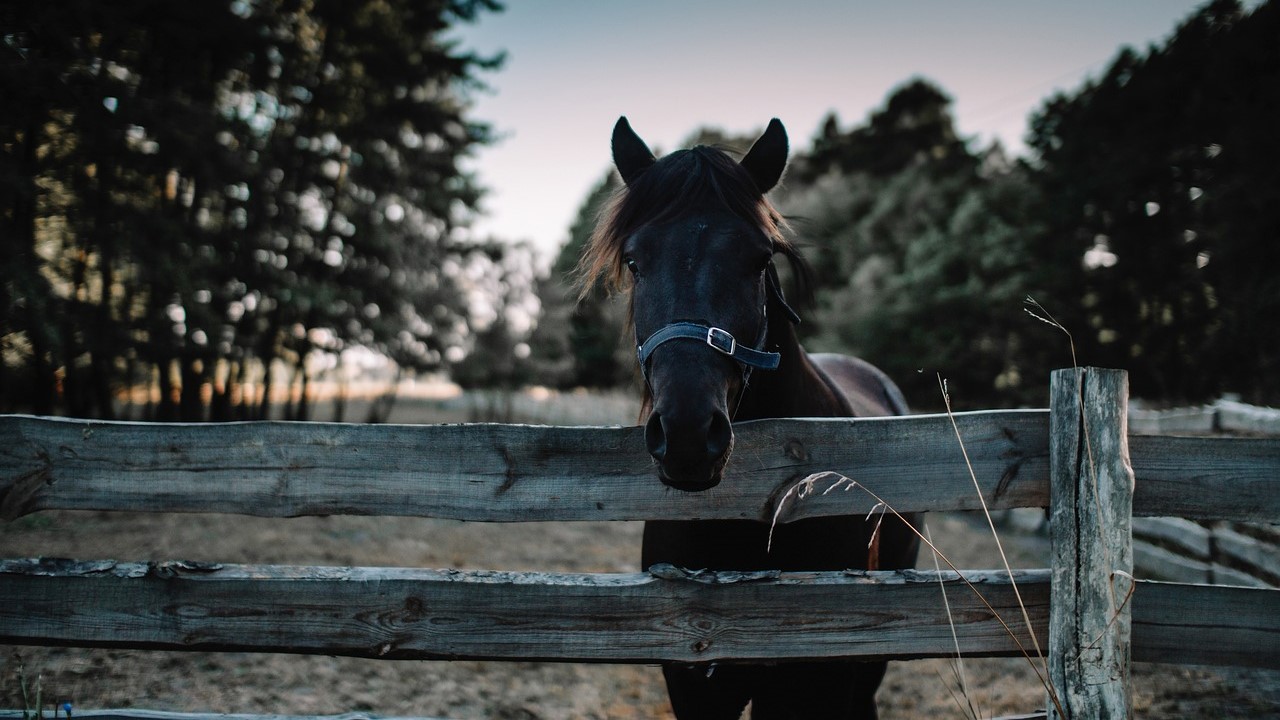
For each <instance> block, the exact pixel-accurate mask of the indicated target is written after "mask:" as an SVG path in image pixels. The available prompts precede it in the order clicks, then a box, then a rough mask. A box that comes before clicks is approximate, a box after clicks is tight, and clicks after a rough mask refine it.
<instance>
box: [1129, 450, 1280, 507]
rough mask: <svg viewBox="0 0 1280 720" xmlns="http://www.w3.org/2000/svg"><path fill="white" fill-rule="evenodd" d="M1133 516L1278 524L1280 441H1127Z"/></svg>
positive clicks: (1279, 504) (1279, 505)
mask: <svg viewBox="0 0 1280 720" xmlns="http://www.w3.org/2000/svg"><path fill="white" fill-rule="evenodd" d="M1129 453H1130V457H1131V459H1132V461H1133V471H1134V474H1135V475H1136V476H1137V487H1136V488H1135V490H1134V494H1133V512H1134V514H1135V515H1142V516H1160V515H1167V516H1175V517H1184V518H1192V519H1198V520H1241V521H1246V522H1276V520H1277V519H1278V518H1280V438H1188V437H1148V436H1138V435H1135V436H1132V437H1130V438H1129Z"/></svg>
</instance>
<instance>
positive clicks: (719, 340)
mask: <svg viewBox="0 0 1280 720" xmlns="http://www.w3.org/2000/svg"><path fill="white" fill-rule="evenodd" d="M765 276H766V278H767V283H768V286H769V294H770V296H771V297H773V299H775V300H777V301H778V304H779V305H781V306H782V309H783V311H784V312H786V314H787V319H788V320H790V321H791V322H792V324H795V323H799V322H800V316H799V315H797V314H796V311H795V310H792V309H791V306H790V305H788V304H787V301H786V300H785V299H784V298H783V297H782V288H781V287H780V286H779V284H778V271H777V269H776V268H774V266H773V264H772V263H770V264H769V268H768V270H766V272H765ZM765 307H766V308H767V307H768V304H767V303H766V305H765ZM768 332H769V318H768V313H767V310H766V313H765V315H764V324H763V327H761V329H760V339H759V340H758V341H757V343H756V344H757V345H763V344H764V340H765V336H766V335H768ZM682 339H683V340H700V341H702V342H705V343H706V344H707V345H710V346H711V347H713V348H715V349H716V350H718V351H720V352H721V353H723V354H725V355H728V356H729V358H730V359H733V360H736V361H737V362H738V363H739V364H741V365H742V383H743V387H744V389H745V386H746V384H747V382H748V381H749V380H750V378H751V371H752V370H753V369H754V368H759V369H761V370H777V369H778V364H779V363H780V362H782V355H781V354H780V353H776V352H766V351H764V350H762V349H756V348H751V347H746V346H744V345H742V344H740V343H739V342H738V341H737V340H736V339H735V338H734V337H733V335H732V334H730V333H729V331H728V330H724V329H722V328H718V327H716V326H714V325H700V324H698V323H693V322H676V323H671V324H670V325H667V326H666V327H663V328H662V329H660V330H658V331H657V332H655V333H654V334H652V335H650V336H649V337H648V338H647V339H646V340H645V341H644V342H642V343H640V345H639V346H637V347H636V358H637V359H638V360H639V361H640V372H641V374H643V375H644V379H645V383H648V382H649V366H648V361H649V356H650V355H652V354H653V351H654V350H657V349H658V346H659V345H662V344H663V343H667V342H670V341H672V340H682Z"/></svg>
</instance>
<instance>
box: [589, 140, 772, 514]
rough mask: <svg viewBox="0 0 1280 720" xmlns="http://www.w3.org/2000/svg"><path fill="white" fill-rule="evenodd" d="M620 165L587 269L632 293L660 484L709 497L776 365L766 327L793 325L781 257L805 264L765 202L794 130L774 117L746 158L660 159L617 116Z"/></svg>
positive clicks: (709, 153) (706, 153) (648, 431)
mask: <svg viewBox="0 0 1280 720" xmlns="http://www.w3.org/2000/svg"><path fill="white" fill-rule="evenodd" d="M613 159H614V164H615V166H616V167H617V169H618V172H619V173H620V175H621V176H622V179H623V182H624V187H623V188H622V189H621V190H620V192H619V194H618V196H617V197H616V198H615V200H614V203H613V205H612V206H611V208H610V210H609V212H608V213H607V215H606V217H605V220H604V221H602V223H601V225H600V227H599V228H597V231H596V234H595V235H594V236H593V239H592V244H591V246H590V247H589V249H588V253H587V256H586V258H587V262H588V269H589V270H592V269H594V270H595V271H596V272H597V273H599V272H604V273H606V274H608V273H613V274H614V275H615V276H616V280H617V281H618V283H619V285H621V286H623V287H629V289H630V294H631V320H632V325H633V326H634V330H635V338H636V347H637V361H638V363H639V365H640V370H641V373H642V375H643V376H644V379H645V385H646V403H645V406H646V409H647V411H648V417H647V419H646V422H645V442H646V445H647V447H648V450H649V453H650V455H652V456H653V459H654V461H655V463H656V464H657V467H658V476H659V478H660V479H661V480H662V482H663V483H665V484H667V485H668V486H671V487H673V488H677V489H681V490H690V491H698V490H705V489H708V488H711V487H714V486H715V485H716V484H718V483H719V482H720V479H721V476H722V475H723V472H724V468H725V465H726V463H727V462H728V459H729V455H730V452H731V450H732V448H733V427H732V422H731V420H732V418H733V415H734V411H735V410H736V406H737V404H738V402H740V400H741V397H742V394H743V393H744V391H745V390H746V388H747V386H748V383H750V382H751V377H752V375H753V373H756V372H760V371H770V370H773V369H775V368H777V367H778V365H779V362H780V359H781V358H780V355H779V353H777V352H775V351H773V350H771V349H770V348H769V347H767V344H768V342H767V340H768V337H769V326H770V323H786V322H788V321H794V320H795V318H794V313H793V312H791V309H790V308H789V307H787V306H786V304H785V302H784V301H783V300H782V296H781V292H780V290H779V286H778V278H777V273H776V270H775V269H774V266H773V256H774V254H775V253H777V252H784V253H786V254H788V255H790V256H792V257H793V258H795V257H797V256H795V254H794V250H793V249H792V248H791V246H790V245H789V244H788V243H787V241H786V240H785V239H784V238H783V237H782V235H781V232H780V225H781V222H782V220H781V216H780V215H778V213H777V211H776V210H774V209H773V208H772V206H770V205H769V203H768V202H767V201H766V200H765V198H764V194H765V193H766V192H768V191H769V190H770V189H771V188H772V187H773V186H774V185H775V184H777V182H778V180H779V178H780V177H781V176H782V171H783V169H784V167H785V166H786V161H787V136H786V131H785V130H784V129H783V127H782V123H780V122H778V121H777V120H776V119H775V120H773V121H772V122H770V123H769V126H768V128H767V129H766V130H765V132H764V134H763V135H762V136H761V137H760V138H759V139H758V140H757V141H756V142H755V144H754V145H752V147H751V149H750V150H749V151H748V152H747V154H746V155H745V156H744V157H743V158H742V160H741V161H735V160H734V159H733V158H731V157H729V155H728V154H726V153H725V152H724V151H722V150H719V149H716V148H711V147H705V146H699V147H695V148H691V149H688V150H680V151H677V152H674V153H672V154H670V155H667V156H665V157H663V158H661V159H658V158H655V157H654V155H653V153H652V152H651V151H650V150H649V148H648V146H647V145H646V144H645V143H644V141H643V140H641V139H640V137H639V136H637V135H636V134H635V132H634V131H633V130H632V129H631V126H630V124H628V122H627V120H626V118H621V119H619V120H618V123H617V125H616V126H615V127H614V132H613ZM771 307H772V308H774V312H775V315H776V314H779V311H778V308H782V309H783V310H782V311H781V313H780V314H782V315H783V316H782V317H775V316H771V315H770V308H771Z"/></svg>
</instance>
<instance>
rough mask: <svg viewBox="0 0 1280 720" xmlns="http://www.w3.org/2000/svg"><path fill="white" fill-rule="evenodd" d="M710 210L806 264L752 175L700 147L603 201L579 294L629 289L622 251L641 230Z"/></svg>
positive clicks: (582, 266) (724, 156) (582, 262)
mask: <svg viewBox="0 0 1280 720" xmlns="http://www.w3.org/2000/svg"><path fill="white" fill-rule="evenodd" d="M707 210H728V211H730V212H732V213H733V214H735V215H737V216H738V217H740V218H742V219H744V220H746V221H747V222H750V223H751V224H753V225H755V226H756V227H758V228H759V229H760V231H761V232H762V233H764V235H765V237H767V238H769V239H770V240H771V241H772V242H773V244H774V248H775V249H776V250H777V251H778V252H780V253H783V254H784V255H786V256H787V257H788V258H789V259H791V261H792V263H793V264H794V263H796V262H797V261H799V262H801V263H802V262H803V261H802V260H800V256H799V253H798V251H797V250H796V248H795V246H794V245H793V244H792V243H791V241H790V240H789V239H787V237H786V236H785V235H784V231H785V230H786V221H785V220H784V219H783V217H782V215H781V214H780V213H779V212H778V211H777V209H775V208H774V207H773V205H772V204H771V203H770V202H769V201H768V200H767V199H766V198H765V197H764V195H762V194H761V193H760V191H759V189H758V188H756V185H755V182H754V181H753V180H752V179H751V175H750V174H749V173H748V172H747V171H746V170H745V169H744V168H743V167H742V166H741V165H739V164H738V162H737V161H735V160H734V159H733V158H732V157H730V156H729V155H728V153H726V152H725V151H724V150H721V149H719V148H715V147H708V146H705V145H699V146H697V147H693V148H690V149H688V150H679V151H676V152H674V153H671V154H670V155H667V156H666V157H664V158H662V159H661V160H659V161H658V162H656V163H654V165H653V166H651V167H650V168H649V169H648V170H645V171H644V173H643V174H641V175H640V176H639V177H638V178H635V179H633V181H632V182H631V184H630V185H626V184H624V185H622V186H621V187H620V188H619V189H618V190H617V191H616V192H615V193H614V194H613V197H612V198H610V200H609V202H607V203H606V204H605V206H604V208H603V210H602V211H601V213H600V217H599V218H598V220H597V222H596V228H595V231H594V232H593V233H592V234H591V237H590V239H588V241H587V246H586V249H585V251H584V252H583V254H582V258H581V259H580V261H579V263H578V287H579V297H580V298H584V297H586V296H587V295H588V294H590V292H591V291H592V289H593V288H595V287H596V286H597V285H603V286H604V287H605V288H606V289H608V290H609V291H611V292H612V291H619V290H625V289H627V287H628V285H627V283H628V282H629V280H630V275H629V274H628V273H627V272H626V270H625V266H624V264H623V252H624V247H625V245H626V241H627V238H628V237H630V236H631V235H632V234H633V233H635V232H636V231H637V230H639V229H640V228H642V227H644V226H646V225H654V224H660V223H666V222H671V221H673V220H677V219H679V218H681V217H684V216H686V215H689V214H692V213H695V212H704V211H707Z"/></svg>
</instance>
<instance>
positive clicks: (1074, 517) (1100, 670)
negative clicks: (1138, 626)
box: [1048, 368, 1134, 720]
mask: <svg viewBox="0 0 1280 720" xmlns="http://www.w3.org/2000/svg"><path fill="white" fill-rule="evenodd" d="M1050 395H1051V398H1050V419H1049V457H1050V471H1049V473H1050V491H1049V510H1050V516H1049V539H1050V551H1051V555H1052V558H1051V568H1052V580H1051V599H1050V608H1049V650H1048V653H1049V682H1050V683H1052V684H1053V687H1054V688H1055V689H1056V691H1057V694H1058V699H1059V703H1060V704H1061V709H1062V711H1063V712H1064V713H1065V717H1063V716H1062V715H1060V714H1059V713H1058V708H1056V707H1054V705H1053V703H1052V702H1050V703H1049V705H1048V710H1049V718H1060V719H1061V720H1093V719H1095V718H1130V717H1132V716H1133V702H1132V699H1131V697H1130V692H1129V628H1130V605H1129V598H1130V594H1131V592H1132V588H1133V533H1132V515H1133V482H1134V475H1133V468H1132V466H1131V465H1130V463H1129V440H1128V400H1129V376H1128V374H1127V373H1126V372H1125V371H1123V370H1105V369H1099V368H1073V369H1068V370H1058V371H1055V372H1054V373H1053V377H1052V380H1051V382H1050Z"/></svg>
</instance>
